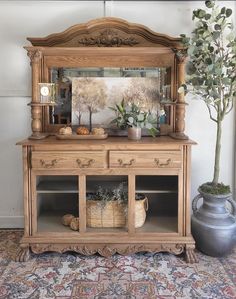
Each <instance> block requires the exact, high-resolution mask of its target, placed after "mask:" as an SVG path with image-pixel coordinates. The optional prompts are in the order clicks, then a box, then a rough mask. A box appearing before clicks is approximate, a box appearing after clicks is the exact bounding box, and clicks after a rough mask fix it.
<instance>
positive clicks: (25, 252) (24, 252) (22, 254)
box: [15, 244, 30, 262]
mask: <svg viewBox="0 0 236 299" xmlns="http://www.w3.org/2000/svg"><path fill="white" fill-rule="evenodd" d="M29 258H30V249H29V245H28V244H27V245H25V244H21V245H20V248H19V249H18V251H17V253H16V257H15V261H16V262H27V261H28V260H29Z"/></svg>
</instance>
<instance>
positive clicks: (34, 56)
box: [27, 49, 42, 65]
mask: <svg viewBox="0 0 236 299" xmlns="http://www.w3.org/2000/svg"><path fill="white" fill-rule="evenodd" d="M27 55H28V57H29V58H30V65H32V64H33V63H39V62H40V60H41V58H42V52H41V51H39V50H38V49H30V50H28V52H27Z"/></svg>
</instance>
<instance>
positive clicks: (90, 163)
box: [76, 159, 95, 168]
mask: <svg viewBox="0 0 236 299" xmlns="http://www.w3.org/2000/svg"><path fill="white" fill-rule="evenodd" d="M76 162H77V164H78V166H79V167H81V168H85V167H89V166H91V165H92V164H93V163H94V162H95V160H94V159H90V160H88V162H87V163H83V162H82V161H81V160H80V159H77V160H76Z"/></svg>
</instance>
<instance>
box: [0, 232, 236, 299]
mask: <svg viewBox="0 0 236 299" xmlns="http://www.w3.org/2000/svg"><path fill="white" fill-rule="evenodd" d="M21 236H22V231H12V230H5V231H0V299H26V298H27V299H47V298H51V299H52V298H53V299H158V298H159V299H178V298H186V299H190V298H196V299H200V298H201V299H221V298H222V299H232V298H234V299H235V298H236V286H235V285H236V250H235V251H234V252H233V253H232V254H231V255H229V256H228V257H226V258H212V257H208V256H205V255H203V254H201V253H199V252H198V253H197V256H198V259H199V263H197V264H193V265H190V264H186V263H185V261H184V258H183V257H182V256H179V257H176V256H173V255H171V254H165V253H158V254H151V253H139V254H135V255H131V256H120V255H114V256H112V257H110V258H104V257H101V256H99V255H95V256H90V257H85V256H82V255H79V254H73V253H66V254H57V253H47V254H41V255H33V254H32V257H31V259H30V260H29V261H28V262H26V263H19V262H18V263H16V262H14V261H13V259H14V256H15V253H16V250H17V248H18V243H19V240H20V237H21Z"/></svg>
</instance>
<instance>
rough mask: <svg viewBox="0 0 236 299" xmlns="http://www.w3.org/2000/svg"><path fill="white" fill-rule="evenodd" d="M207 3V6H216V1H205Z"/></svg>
mask: <svg viewBox="0 0 236 299" xmlns="http://www.w3.org/2000/svg"><path fill="white" fill-rule="evenodd" d="M205 5H206V7H208V8H212V7H214V5H215V1H210V0H207V1H205Z"/></svg>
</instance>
